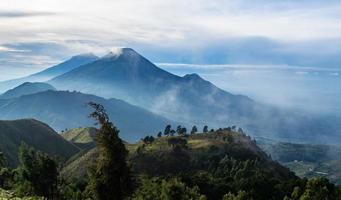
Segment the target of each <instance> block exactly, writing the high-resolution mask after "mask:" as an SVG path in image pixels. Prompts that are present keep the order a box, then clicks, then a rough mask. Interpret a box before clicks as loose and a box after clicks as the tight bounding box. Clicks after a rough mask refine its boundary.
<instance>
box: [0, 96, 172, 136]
mask: <svg viewBox="0 0 341 200" xmlns="http://www.w3.org/2000/svg"><path fill="white" fill-rule="evenodd" d="M90 101H94V102H97V103H100V104H102V105H103V106H104V107H105V108H106V110H107V112H108V114H109V117H110V119H111V120H112V121H113V122H114V123H115V125H117V126H118V127H120V130H121V133H120V136H121V137H123V139H125V140H128V141H134V140H138V139H140V138H141V137H144V136H145V135H146V134H151V133H155V132H157V131H159V130H162V129H163V128H164V127H165V125H166V124H167V123H169V122H170V120H167V119H165V118H163V117H160V116H158V115H155V114H152V113H150V112H148V111H147V110H144V109H141V108H139V107H136V106H132V105H130V104H128V103H126V102H124V101H121V100H117V99H104V98H100V97H97V96H94V95H86V94H82V93H78V92H65V91H45V92H41V93H36V94H31V95H25V96H21V97H19V98H15V99H8V100H2V101H0V119H20V118H35V119H38V120H41V121H43V122H45V123H47V124H49V125H50V126H51V127H53V128H54V129H56V130H58V131H61V130H65V129H71V128H74V127H89V126H92V125H94V121H93V120H92V119H90V118H89V117H88V115H89V113H90V112H91V111H92V110H91V109H90V108H89V107H87V106H86V104H87V103H88V102H90Z"/></svg>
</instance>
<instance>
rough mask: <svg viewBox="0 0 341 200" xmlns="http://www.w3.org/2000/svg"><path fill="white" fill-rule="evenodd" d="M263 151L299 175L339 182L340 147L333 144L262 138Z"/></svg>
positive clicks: (340, 171) (340, 173)
mask: <svg viewBox="0 0 341 200" xmlns="http://www.w3.org/2000/svg"><path fill="white" fill-rule="evenodd" d="M258 144H259V145H260V147H261V148H262V149H264V151H265V152H267V153H268V154H270V155H271V157H272V158H273V159H274V160H278V161H279V162H280V163H281V164H282V165H284V166H286V167H288V168H290V170H292V171H293V172H295V173H296V174H297V175H298V176H300V177H302V178H303V177H308V178H312V177H325V178H328V179H329V180H330V181H332V182H333V183H336V184H338V185H340V184H341V147H340V146H335V145H318V144H291V143H277V142H275V143H274V142H272V143H271V141H266V140H262V141H259V142H258Z"/></svg>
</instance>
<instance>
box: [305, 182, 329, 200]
mask: <svg viewBox="0 0 341 200" xmlns="http://www.w3.org/2000/svg"><path fill="white" fill-rule="evenodd" d="M299 199H300V200H320V199H336V195H335V186H334V185H333V184H332V183H330V182H329V181H328V179H326V178H311V179H309V181H308V182H307V184H306V187H305V191H304V192H303V194H302V196H301V197H300V198H299Z"/></svg>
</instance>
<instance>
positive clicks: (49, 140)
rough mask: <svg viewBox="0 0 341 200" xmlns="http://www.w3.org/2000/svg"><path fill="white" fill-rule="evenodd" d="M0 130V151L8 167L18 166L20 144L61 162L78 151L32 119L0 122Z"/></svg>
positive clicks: (46, 126)
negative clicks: (22, 143)
mask: <svg viewBox="0 0 341 200" xmlns="http://www.w3.org/2000/svg"><path fill="white" fill-rule="evenodd" d="M0 130H1V131H0V150H1V151H2V152H4V154H5V157H6V159H7V162H8V164H9V165H10V166H15V165H17V164H18V150H19V146H20V144H21V142H25V143H26V144H28V145H30V146H33V147H34V148H36V149H38V150H40V151H43V152H45V153H48V154H49V155H51V156H57V157H58V158H59V159H62V160H66V159H68V158H70V157H71V156H73V155H74V154H76V153H77V152H79V151H80V149H79V148H78V147H76V146H75V145H73V144H72V143H70V142H68V141H66V140H64V139H63V138H62V137H61V136H60V135H59V134H57V133H56V132H55V131H54V130H53V129H52V128H50V127H49V126H48V125H46V124H44V123H42V122H40V121H37V120H34V119H21V120H14V121H0Z"/></svg>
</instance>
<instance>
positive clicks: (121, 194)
mask: <svg viewBox="0 0 341 200" xmlns="http://www.w3.org/2000/svg"><path fill="white" fill-rule="evenodd" d="M89 105H90V106H91V107H92V108H94V109H95V111H94V112H93V113H91V114H90V117H92V118H94V119H95V120H96V121H97V122H98V123H99V125H100V126H101V127H100V129H99V131H98V133H97V135H96V148H97V150H98V154H99V156H98V158H97V163H96V166H95V168H94V169H92V172H91V173H90V183H89V189H90V191H91V192H92V195H93V197H94V198H95V199H98V200H109V199H110V200H122V199H124V198H125V197H128V196H129V195H130V192H131V188H132V183H131V174H130V169H129V167H128V166H127V163H126V160H127V156H128V151H127V149H126V148H125V146H124V144H123V142H122V140H121V139H120V138H119V136H118V133H119V130H118V129H117V128H116V127H115V126H114V125H113V123H111V122H110V121H109V117H108V115H107V114H106V111H105V109H104V107H103V106H102V105H100V104H97V103H94V102H90V103H89Z"/></svg>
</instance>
